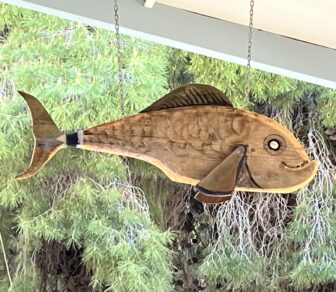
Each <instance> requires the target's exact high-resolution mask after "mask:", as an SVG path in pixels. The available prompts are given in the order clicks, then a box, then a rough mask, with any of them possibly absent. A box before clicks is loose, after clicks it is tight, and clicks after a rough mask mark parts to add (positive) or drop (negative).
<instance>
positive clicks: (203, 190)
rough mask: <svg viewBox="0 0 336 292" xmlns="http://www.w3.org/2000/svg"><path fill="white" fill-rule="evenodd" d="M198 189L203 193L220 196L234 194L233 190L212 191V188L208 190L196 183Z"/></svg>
mask: <svg viewBox="0 0 336 292" xmlns="http://www.w3.org/2000/svg"><path fill="white" fill-rule="evenodd" d="M195 188H196V190H197V191H199V192H201V193H204V194H206V195H219V196H228V195H231V194H232V191H231V192H228V191H226V192H220V191H219V192H217V191H210V190H207V189H204V188H202V187H200V186H199V185H196V186H195Z"/></svg>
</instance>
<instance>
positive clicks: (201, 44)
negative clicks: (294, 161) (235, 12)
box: [0, 0, 336, 89]
mask: <svg viewBox="0 0 336 292" xmlns="http://www.w3.org/2000/svg"><path fill="white" fill-rule="evenodd" d="M0 1H1V2H6V3H9V4H14V5H18V6H21V7H25V8H29V9H33V10H37V11H41V12H45V13H49V14H52V15H56V16H59V17H63V18H66V19H71V20H75V21H80V22H83V23H86V24H88V25H92V26H97V27H101V28H107V29H114V27H113V18H114V17H113V1H112V0H96V1H91V0H71V1H69V0H49V1H45V0H25V1H23V0H0ZM143 5H144V2H143V0H122V1H119V6H120V13H119V14H120V24H121V26H120V31H121V33H124V34H127V35H130V36H135V37H139V38H143V39H146V40H151V41H154V42H158V43H161V44H164V45H168V46H172V47H176V48H180V49H184V50H188V51H191V52H195V53H199V54H203V55H207V56H210V57H215V58H218V59H222V60H226V61H230V62H234V63H238V64H246V51H247V27H245V26H242V25H238V24H234V23H230V22H226V21H221V20H218V19H214V18H209V17H206V16H203V15H198V14H194V13H190V12H187V11H185V10H180V9H176V8H172V7H169V6H165V5H162V4H159V3H156V5H155V7H154V8H153V9H146V8H144V6H143ZM317 25H318V24H317ZM251 65H252V67H254V68H257V69H261V70H264V71H268V72H272V73H276V74H280V75H284V76H287V77H291V78H296V79H299V80H303V81H307V82H311V83H315V84H319V85H322V86H326V87H330V88H334V89H336V50H333V49H329V48H325V47H319V46H316V45H312V44H309V43H304V42H300V41H297V40H294V39H290V38H286V37H283V36H280V35H276V34H272V33H268V32H263V31H258V30H255V31H254V32H253V49H252V63H251Z"/></svg>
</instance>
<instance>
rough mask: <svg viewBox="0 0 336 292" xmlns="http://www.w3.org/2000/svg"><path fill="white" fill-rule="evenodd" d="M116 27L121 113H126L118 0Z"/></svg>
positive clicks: (115, 13) (115, 0)
mask: <svg viewBox="0 0 336 292" xmlns="http://www.w3.org/2000/svg"><path fill="white" fill-rule="evenodd" d="M113 8H114V27H115V31H116V37H115V40H116V44H115V46H116V48H117V66H118V77H119V94H120V107H121V115H122V116H123V115H124V114H125V92H124V75H123V72H122V61H121V41H120V33H119V7H118V0H114V7H113Z"/></svg>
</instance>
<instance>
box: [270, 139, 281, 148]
mask: <svg viewBox="0 0 336 292" xmlns="http://www.w3.org/2000/svg"><path fill="white" fill-rule="evenodd" d="M268 147H269V148H270V149H271V150H274V151H278V150H279V149H280V147H281V145H280V142H279V141H278V140H276V139H272V140H270V141H269V142H268Z"/></svg>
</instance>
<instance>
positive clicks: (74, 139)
mask: <svg viewBox="0 0 336 292" xmlns="http://www.w3.org/2000/svg"><path fill="white" fill-rule="evenodd" d="M66 143H67V145H68V146H74V147H76V146H77V145H78V144H79V141H78V133H77V132H76V133H72V134H67V135H66Z"/></svg>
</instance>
